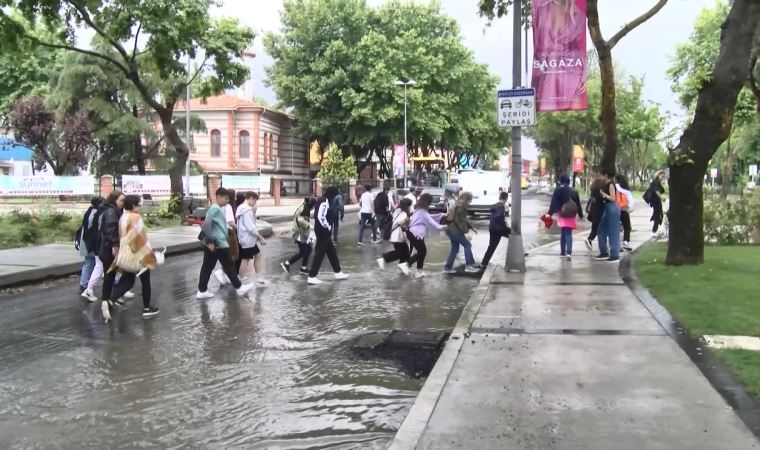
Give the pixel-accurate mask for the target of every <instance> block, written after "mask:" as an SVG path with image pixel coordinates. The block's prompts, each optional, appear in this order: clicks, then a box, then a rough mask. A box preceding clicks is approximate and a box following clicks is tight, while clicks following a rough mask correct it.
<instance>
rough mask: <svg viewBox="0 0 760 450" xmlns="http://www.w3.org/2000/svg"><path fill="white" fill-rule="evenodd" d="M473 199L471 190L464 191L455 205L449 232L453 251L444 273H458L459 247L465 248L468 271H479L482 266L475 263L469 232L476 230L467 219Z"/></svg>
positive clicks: (466, 268) (466, 270) (450, 253)
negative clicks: (456, 265) (455, 268)
mask: <svg viewBox="0 0 760 450" xmlns="http://www.w3.org/2000/svg"><path fill="white" fill-rule="evenodd" d="M471 201H472V194H471V193H470V192H462V194H460V195H459V199H458V200H457V203H456V206H454V212H453V215H451V216H450V217H449V219H450V221H449V226H448V230H447V233H448V235H449V240H450V241H451V251H450V252H449V257H448V258H447V259H446V265H444V267H443V273H446V274H452V273H456V271H455V270H454V260H455V259H456V257H457V254H459V247H460V246H461V247H462V248H463V249H464V259H465V264H466V265H465V269H464V271H465V272H467V273H478V272H480V268H479V267H478V266H477V265H475V258H474V257H473V255H472V243H471V242H470V238H469V237H468V234H469V232H470V231H471V230H474V228H473V227H472V225H471V224H470V221H469V220H468V219H467V207H469V206H470V202H471Z"/></svg>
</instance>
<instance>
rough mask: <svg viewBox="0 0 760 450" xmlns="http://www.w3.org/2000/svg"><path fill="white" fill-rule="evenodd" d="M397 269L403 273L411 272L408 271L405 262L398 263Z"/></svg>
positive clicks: (407, 265)
mask: <svg viewBox="0 0 760 450" xmlns="http://www.w3.org/2000/svg"><path fill="white" fill-rule="evenodd" d="M398 270H400V271H401V273H403V274H404V275H407V276H408V275H409V274H410V273H411V272H409V264H407V263H401V264H399V265H398Z"/></svg>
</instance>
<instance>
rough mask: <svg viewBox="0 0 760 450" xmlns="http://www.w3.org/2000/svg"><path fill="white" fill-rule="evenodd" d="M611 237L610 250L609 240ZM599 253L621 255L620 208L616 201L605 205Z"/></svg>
mask: <svg viewBox="0 0 760 450" xmlns="http://www.w3.org/2000/svg"><path fill="white" fill-rule="evenodd" d="M608 239H609V241H610V245H609V252H608V251H607V240H608ZM599 253H600V254H602V255H607V254H609V255H610V258H619V257H620V208H619V207H618V205H616V204H615V203H607V204H606V205H604V215H603V216H602V222H601V223H600V224H599Z"/></svg>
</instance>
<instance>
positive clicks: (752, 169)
mask: <svg viewBox="0 0 760 450" xmlns="http://www.w3.org/2000/svg"><path fill="white" fill-rule="evenodd" d="M755 175H757V164H750V166H749V176H751V177H754V176H755Z"/></svg>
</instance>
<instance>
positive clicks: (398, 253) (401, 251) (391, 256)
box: [383, 242, 409, 264]
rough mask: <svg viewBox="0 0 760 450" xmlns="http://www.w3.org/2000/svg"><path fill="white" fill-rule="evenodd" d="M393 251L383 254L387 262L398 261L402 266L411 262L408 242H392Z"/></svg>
mask: <svg viewBox="0 0 760 450" xmlns="http://www.w3.org/2000/svg"><path fill="white" fill-rule="evenodd" d="M392 244H393V250H391V251H389V252H386V253H383V259H384V260H385V262H387V263H390V262H393V261H397V260H398V262H399V263H401V264H403V263H405V262H408V261H409V244H407V243H406V242H392Z"/></svg>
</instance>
